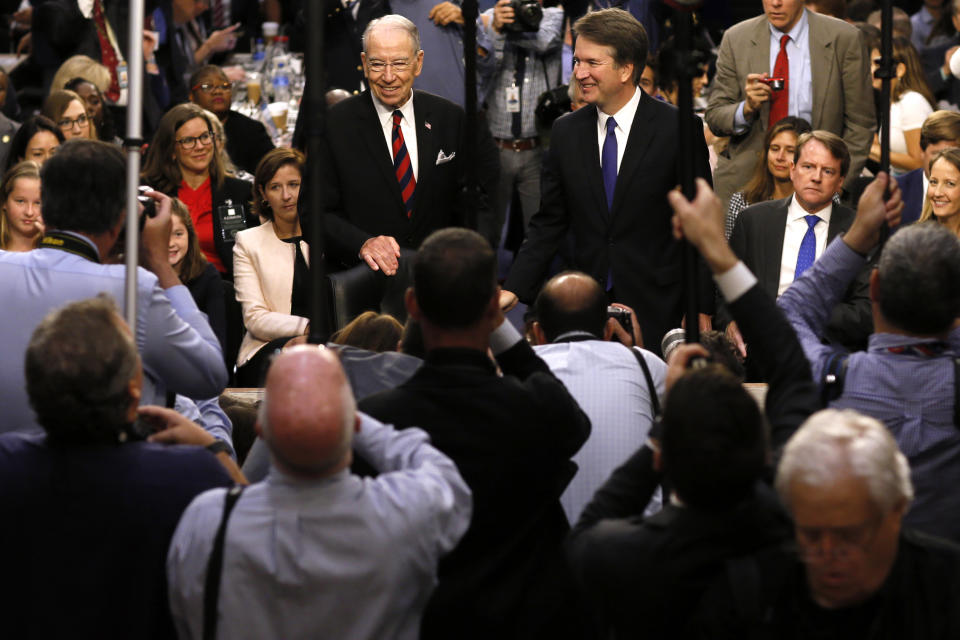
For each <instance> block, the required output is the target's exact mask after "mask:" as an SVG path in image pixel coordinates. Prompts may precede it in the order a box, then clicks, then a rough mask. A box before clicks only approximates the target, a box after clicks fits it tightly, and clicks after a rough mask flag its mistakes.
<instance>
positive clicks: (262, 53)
mask: <svg viewBox="0 0 960 640" xmlns="http://www.w3.org/2000/svg"><path fill="white" fill-rule="evenodd" d="M266 61H267V47H266V45H264V44H263V38H257V42H256V44H255V45H254V48H253V70H254V71H261V72H262V71H263V66H264V65H265V64H266Z"/></svg>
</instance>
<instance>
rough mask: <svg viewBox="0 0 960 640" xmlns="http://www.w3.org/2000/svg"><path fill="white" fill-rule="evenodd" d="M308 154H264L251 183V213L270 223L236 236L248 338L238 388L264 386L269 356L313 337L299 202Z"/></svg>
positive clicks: (241, 356)
mask: <svg viewBox="0 0 960 640" xmlns="http://www.w3.org/2000/svg"><path fill="white" fill-rule="evenodd" d="M303 166H304V156H303V154H302V153H300V152H299V151H297V150H295V149H286V148H280V149H274V150H272V151H270V152H269V153H267V154H266V155H265V156H263V159H262V160H260V164H258V165H257V171H256V174H255V175H254V182H253V192H254V198H253V211H254V213H256V214H258V215H259V216H260V217H261V219H266V222H264V223H263V224H261V225H260V226H259V227H254V228H253V229H247V230H245V231H241V232H239V233H238V234H237V237H236V244H234V247H233V278H234V287H235V289H236V292H237V301H238V302H239V303H240V305H241V306H242V307H243V324H244V327H246V330H247V332H246V334H245V335H244V336H243V342H242V343H241V344H240V353H239V354H238V357H237V384H238V385H239V386H244V387H257V386H262V383H263V376H264V374H265V373H266V368H267V366H268V364H269V362H270V356H272V355H273V353H274V352H275V351H276V350H277V349H281V348H283V347H284V346H287V345H289V344H291V343H293V344H296V343H299V342H305V341H306V335H307V334H308V333H309V319H308V318H307V315H308V303H307V287H308V281H309V278H308V271H307V269H308V266H309V265H308V263H307V259H308V255H309V250H308V248H307V243H306V242H304V241H303V238H302V236H301V231H300V218H299V217H298V215H297V200H298V199H299V197H300V181H301V177H302V175H303Z"/></svg>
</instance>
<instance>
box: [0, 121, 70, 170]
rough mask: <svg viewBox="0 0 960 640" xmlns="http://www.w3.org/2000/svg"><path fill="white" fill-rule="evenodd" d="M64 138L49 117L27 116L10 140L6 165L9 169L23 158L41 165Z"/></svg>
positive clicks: (6, 168)
mask: <svg viewBox="0 0 960 640" xmlns="http://www.w3.org/2000/svg"><path fill="white" fill-rule="evenodd" d="M65 140H66V139H65V138H64V137H63V132H62V131H60V127H58V126H57V125H55V124H54V123H53V121H51V120H50V118H47V117H44V116H33V117H32V118H28V119H27V120H26V121H25V122H24V123H23V124H22V125H20V128H19V129H17V132H16V133H15V134H14V136H13V140H11V141H10V154H9V155H8V156H7V166H6V167H5V168H4V169H5V170H9V169H11V168H12V167H13V165H15V164H17V163H18V162H22V161H24V160H30V161H32V162H36V163H37V166H43V163H44V162H46V161H47V160H48V159H49V158H50V156H52V155H53V154H54V153H55V152H56V150H57V149H58V148H59V147H60V145H61V144H63V143H64V141H65Z"/></svg>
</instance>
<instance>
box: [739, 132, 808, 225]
mask: <svg viewBox="0 0 960 640" xmlns="http://www.w3.org/2000/svg"><path fill="white" fill-rule="evenodd" d="M810 130H811V127H810V123H809V122H807V121H806V120H804V119H803V118H797V117H796V116H787V117H786V118H783V119H782V120H780V121H779V122H777V123H776V124H775V125H773V126H772V127H770V128H769V129H767V135H766V137H765V138H764V140H763V148H764V149H766V150H767V152H766V153H765V154H764V155H763V156H762V157H760V158H758V159H757V164H756V166H755V167H754V169H753V176H752V177H751V178H750V181H749V182H747V184H746V186H745V187H744V188H743V189H742V190H740V191H737V192H736V193H734V194H733V195H732V196H730V204H729V206H728V207H727V221H726V232H727V237H728V238H729V237H730V234H731V233H733V225H734V223H735V222H736V221H737V216H738V215H740V212H741V211H743V210H744V209H746V208H747V207H749V206H750V205H752V204H757V203H758V202H766V201H767V200H781V199H783V198H786V197H787V196H790V195H792V194H793V181H792V180H791V179H790V167H791V166H793V155H794V151H795V150H796V148H797V138H799V137H800V134H803V133H807V132H808V131H810Z"/></svg>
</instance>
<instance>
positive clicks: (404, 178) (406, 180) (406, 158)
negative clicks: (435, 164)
mask: <svg viewBox="0 0 960 640" xmlns="http://www.w3.org/2000/svg"><path fill="white" fill-rule="evenodd" d="M402 119H403V114H402V113H400V111H399V110H398V111H394V112H393V170H394V172H395V173H396V174H397V182H399V183H400V195H401V196H403V206H404V207H405V208H406V210H407V217H408V218H409V217H410V216H411V214H413V192H414V190H416V188H417V180H416V178H414V177H413V164H411V162H410V154H408V153H407V145H406V144H405V143H404V142H403V131H401V130H400V121H401V120H402Z"/></svg>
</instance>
